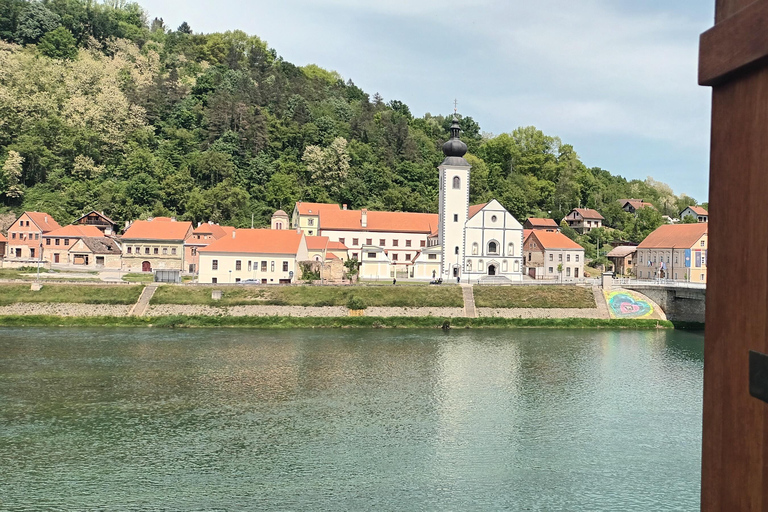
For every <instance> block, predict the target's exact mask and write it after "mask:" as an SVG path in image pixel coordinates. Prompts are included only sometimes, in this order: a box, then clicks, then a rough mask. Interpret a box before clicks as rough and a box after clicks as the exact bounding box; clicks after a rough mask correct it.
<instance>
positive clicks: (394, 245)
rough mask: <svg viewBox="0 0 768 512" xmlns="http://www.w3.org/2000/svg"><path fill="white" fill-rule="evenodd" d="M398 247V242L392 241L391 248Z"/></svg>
mask: <svg viewBox="0 0 768 512" xmlns="http://www.w3.org/2000/svg"><path fill="white" fill-rule="evenodd" d="M398 245H400V240H392V247H397V246H398Z"/></svg>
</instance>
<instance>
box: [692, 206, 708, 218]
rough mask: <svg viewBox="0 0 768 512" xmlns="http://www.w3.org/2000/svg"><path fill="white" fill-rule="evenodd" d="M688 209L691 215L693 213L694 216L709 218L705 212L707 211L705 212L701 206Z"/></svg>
mask: <svg viewBox="0 0 768 512" xmlns="http://www.w3.org/2000/svg"><path fill="white" fill-rule="evenodd" d="M688 208H690V209H691V211H692V212H693V213H695V214H696V215H706V216H709V212H707V210H705V209H704V208H702V207H701V206H689V207H688Z"/></svg>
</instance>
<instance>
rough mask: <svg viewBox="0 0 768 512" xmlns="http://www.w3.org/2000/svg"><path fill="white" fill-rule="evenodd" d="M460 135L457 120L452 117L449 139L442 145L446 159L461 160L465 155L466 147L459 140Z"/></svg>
mask: <svg viewBox="0 0 768 512" xmlns="http://www.w3.org/2000/svg"><path fill="white" fill-rule="evenodd" d="M460 133H461V127H460V126H459V120H458V119H456V117H455V116H454V118H453V123H451V138H450V139H449V140H448V141H447V142H446V143H445V144H443V154H444V155H445V156H446V157H452V156H453V157H458V158H461V157H463V156H464V155H466V154H467V145H466V144H464V143H463V142H462V141H461V139H460V138H459V134H460Z"/></svg>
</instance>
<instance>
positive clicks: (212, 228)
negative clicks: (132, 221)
mask: <svg viewBox="0 0 768 512" xmlns="http://www.w3.org/2000/svg"><path fill="white" fill-rule="evenodd" d="M155 220H157V219H155ZM226 228H229V233H230V234H231V233H232V230H233V229H235V228H233V227H230V226H219V225H218V224H210V223H208V222H205V223H203V224H200V225H199V226H197V227H196V228H195V229H194V230H193V231H192V234H193V235H211V236H213V238H215V239H216V240H218V239H219V238H221V237H223V236H227V234H228V233H227V229H226Z"/></svg>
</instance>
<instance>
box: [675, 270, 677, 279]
mask: <svg viewBox="0 0 768 512" xmlns="http://www.w3.org/2000/svg"><path fill="white" fill-rule="evenodd" d="M675 280H677V272H675Z"/></svg>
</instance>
